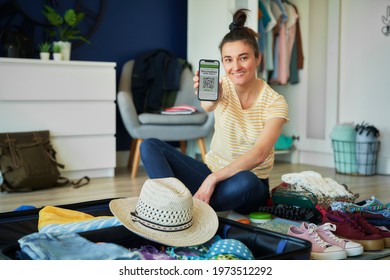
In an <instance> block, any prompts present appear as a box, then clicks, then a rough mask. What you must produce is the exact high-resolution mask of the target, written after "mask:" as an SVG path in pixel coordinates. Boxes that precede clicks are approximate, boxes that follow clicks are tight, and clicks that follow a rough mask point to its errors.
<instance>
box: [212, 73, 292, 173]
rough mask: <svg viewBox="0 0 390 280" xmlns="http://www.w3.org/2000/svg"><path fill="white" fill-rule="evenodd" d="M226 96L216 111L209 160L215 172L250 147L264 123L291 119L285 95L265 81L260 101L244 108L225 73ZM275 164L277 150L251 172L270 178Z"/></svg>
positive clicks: (259, 97) (224, 89) (224, 90)
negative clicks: (269, 120) (279, 119)
mask: <svg viewBox="0 0 390 280" xmlns="http://www.w3.org/2000/svg"><path fill="white" fill-rule="evenodd" d="M222 87H223V92H224V94H223V98H221V100H220V101H219V102H218V105H217V107H216V108H215V111H214V116H215V124H214V135H213V138H212V140H211V146H210V151H209V152H208V153H207V155H206V163H207V165H208V167H209V168H210V169H211V171H213V172H215V171H217V170H219V169H221V168H223V167H225V166H226V165H228V164H229V163H231V162H232V161H234V160H235V159H237V158H239V157H240V156H241V155H242V154H243V153H245V152H246V151H248V150H249V149H251V148H252V147H253V146H254V145H255V143H256V141H257V139H258V137H259V135H260V133H261V131H263V129H264V126H265V122H266V121H267V120H268V119H270V118H275V117H276V118H285V119H286V120H287V121H288V105H287V103H286V100H285V99H284V97H283V96H282V95H280V94H278V93H277V92H276V91H274V90H273V89H272V88H271V87H270V86H269V85H268V84H267V83H266V82H264V81H263V88H262V90H261V92H260V93H259V96H258V99H257V101H256V102H255V103H254V104H253V105H252V107H251V108H249V109H245V110H244V109H242V107H241V103H240V100H239V98H238V95H237V93H236V90H235V87H234V84H233V83H232V82H231V81H230V80H229V78H227V77H226V76H225V77H223V78H222ZM273 164H274V150H273V149H272V151H271V152H270V153H269V154H268V156H267V158H266V159H265V161H264V162H263V163H261V164H260V165H258V166H256V167H255V168H253V169H252V170H251V171H252V172H253V173H255V174H256V175H257V176H258V177H259V178H268V177H269V173H270V171H271V169H272V167H273Z"/></svg>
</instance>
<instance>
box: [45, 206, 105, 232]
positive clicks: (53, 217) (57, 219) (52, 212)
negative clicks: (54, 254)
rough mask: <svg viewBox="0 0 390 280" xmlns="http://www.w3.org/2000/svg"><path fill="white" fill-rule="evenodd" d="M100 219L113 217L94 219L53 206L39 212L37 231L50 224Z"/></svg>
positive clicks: (85, 214)
mask: <svg viewBox="0 0 390 280" xmlns="http://www.w3.org/2000/svg"><path fill="white" fill-rule="evenodd" d="M102 218H106V219H107V218H113V216H99V217H94V216H92V215H89V214H87V213H83V212H80V211H75V210H69V209H64V208H60V207H54V206H45V207H43V208H42V209H41V210H40V211H39V220H38V230H41V229H42V228H43V227H45V226H47V225H51V224H66V223H75V222H84V221H92V220H98V219H102Z"/></svg>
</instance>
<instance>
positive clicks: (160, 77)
mask: <svg viewBox="0 0 390 280" xmlns="http://www.w3.org/2000/svg"><path fill="white" fill-rule="evenodd" d="M183 67H184V65H183V63H180V60H179V58H177V57H176V56H175V55H173V54H172V53H170V52H169V51H167V50H164V49H156V50H152V51H148V52H145V53H143V54H141V55H140V56H139V57H138V58H136V59H135V62H134V67H133V73H132V77H131V79H132V83H131V84H132V92H133V101H134V105H135V108H136V110H137V113H138V114H141V113H144V112H148V113H159V112H160V111H161V109H162V100H163V97H164V93H165V92H168V91H178V90H179V88H180V78H181V73H182V69H183Z"/></svg>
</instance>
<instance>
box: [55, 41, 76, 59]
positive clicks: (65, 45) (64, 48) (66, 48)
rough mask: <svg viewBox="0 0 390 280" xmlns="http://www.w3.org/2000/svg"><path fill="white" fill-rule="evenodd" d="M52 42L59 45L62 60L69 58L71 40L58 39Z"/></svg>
mask: <svg viewBox="0 0 390 280" xmlns="http://www.w3.org/2000/svg"><path fill="white" fill-rule="evenodd" d="M54 44H58V45H60V46H61V53H62V60H70V53H71V49H72V44H71V42H63V41H58V42H54Z"/></svg>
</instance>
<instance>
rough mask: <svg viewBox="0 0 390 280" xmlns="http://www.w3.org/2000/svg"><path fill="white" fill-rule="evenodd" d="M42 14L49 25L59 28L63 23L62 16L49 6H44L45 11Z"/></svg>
mask: <svg viewBox="0 0 390 280" xmlns="http://www.w3.org/2000/svg"><path fill="white" fill-rule="evenodd" d="M43 14H44V15H45V17H46V18H47V20H48V21H49V22H50V24H51V25H54V26H60V25H61V24H63V23H64V19H63V18H62V16H61V15H60V14H58V13H57V12H56V11H55V10H54V9H53V8H52V7H50V6H47V5H45V10H44V11H43Z"/></svg>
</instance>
